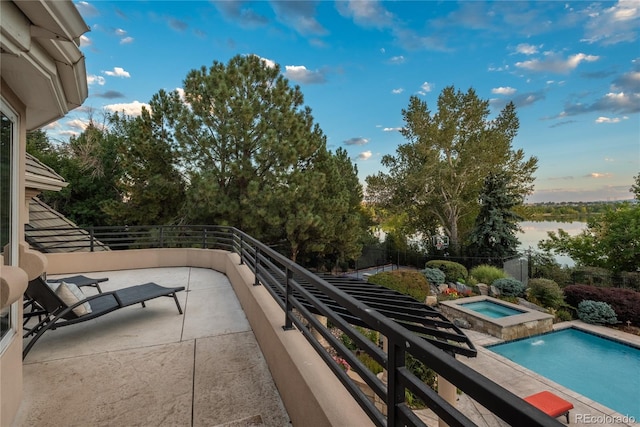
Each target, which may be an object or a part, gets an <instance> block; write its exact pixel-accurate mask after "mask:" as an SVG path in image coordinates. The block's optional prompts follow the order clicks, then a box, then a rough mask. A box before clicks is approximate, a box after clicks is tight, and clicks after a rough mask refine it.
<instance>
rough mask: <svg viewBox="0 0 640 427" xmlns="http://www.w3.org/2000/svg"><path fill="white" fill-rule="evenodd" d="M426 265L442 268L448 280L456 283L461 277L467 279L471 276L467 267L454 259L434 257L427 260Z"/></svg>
mask: <svg viewBox="0 0 640 427" xmlns="http://www.w3.org/2000/svg"><path fill="white" fill-rule="evenodd" d="M426 267H427V268H437V269H438V270H441V271H442V272H443V273H444V276H445V279H444V280H445V281H446V282H454V283H455V282H457V281H458V280H460V279H463V280H467V277H469V272H468V271H467V267H465V266H464V265H462V264H460V263H457V262H454V261H447V260H439V259H434V260H431V261H427V264H426Z"/></svg>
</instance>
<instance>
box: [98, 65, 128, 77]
mask: <svg viewBox="0 0 640 427" xmlns="http://www.w3.org/2000/svg"><path fill="white" fill-rule="evenodd" d="M104 73H105V74H106V75H107V76H111V77H124V78H127V79H128V78H129V77H131V74H129V72H128V71H125V70H124V68H122V67H114V68H113V71H105V72H104Z"/></svg>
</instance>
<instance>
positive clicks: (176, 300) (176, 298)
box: [173, 292, 182, 314]
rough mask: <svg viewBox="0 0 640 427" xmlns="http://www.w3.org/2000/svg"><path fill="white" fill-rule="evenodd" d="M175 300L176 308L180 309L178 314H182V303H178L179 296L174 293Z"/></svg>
mask: <svg viewBox="0 0 640 427" xmlns="http://www.w3.org/2000/svg"><path fill="white" fill-rule="evenodd" d="M173 299H174V301H175V302H176V306H177V307H178V313H180V314H182V307H180V301H178V296H177V295H176V293H175V292H174V293H173Z"/></svg>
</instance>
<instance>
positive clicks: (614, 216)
mask: <svg viewBox="0 0 640 427" xmlns="http://www.w3.org/2000/svg"><path fill="white" fill-rule="evenodd" d="M548 236H549V238H548V239H546V240H542V241H540V243H538V246H539V247H540V248H541V249H543V250H545V251H547V252H549V253H553V252H555V253H558V254H561V255H568V256H570V257H571V259H573V260H574V261H575V262H576V264H578V265H580V266H589V267H601V268H606V269H608V270H612V271H614V272H620V271H636V269H637V268H638V266H640V206H638V205H633V204H631V203H622V204H620V205H619V206H617V207H615V208H611V209H609V210H608V211H607V212H605V213H604V214H602V215H599V216H597V217H594V218H589V219H588V221H587V228H586V229H585V230H583V231H582V232H581V233H580V234H578V235H577V236H570V235H569V233H567V232H566V231H564V230H563V229H559V230H558V231H557V233H556V232H553V231H550V232H549V233H548Z"/></svg>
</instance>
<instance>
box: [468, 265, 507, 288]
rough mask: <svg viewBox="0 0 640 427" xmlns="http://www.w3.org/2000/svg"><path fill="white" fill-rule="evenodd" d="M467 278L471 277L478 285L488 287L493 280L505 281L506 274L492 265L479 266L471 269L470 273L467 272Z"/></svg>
mask: <svg viewBox="0 0 640 427" xmlns="http://www.w3.org/2000/svg"><path fill="white" fill-rule="evenodd" d="M469 277H473V278H474V279H475V280H477V281H478V283H484V284H486V285H490V284H492V283H493V281H494V280H498V279H506V278H507V273H505V272H504V270H502V269H501V268H498V267H495V266H493V265H489V264H481V265H477V266H475V267H473V268H472V269H471V271H469Z"/></svg>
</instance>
